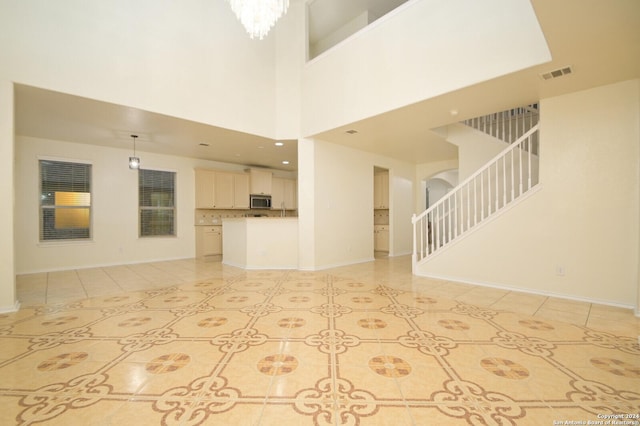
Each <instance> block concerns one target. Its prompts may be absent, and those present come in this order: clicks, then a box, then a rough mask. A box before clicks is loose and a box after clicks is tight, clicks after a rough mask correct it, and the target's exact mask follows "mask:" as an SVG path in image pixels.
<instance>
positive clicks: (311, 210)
mask: <svg viewBox="0 0 640 426" xmlns="http://www.w3.org/2000/svg"><path fill="white" fill-rule="evenodd" d="M314 153H315V142H314V141H313V140H310V139H299V140H298V247H299V249H298V250H299V252H298V268H299V269H302V270H314V269H315V267H316V259H315V257H316V255H315V253H316V251H315V201H314V197H315V191H314V186H315V155H314Z"/></svg>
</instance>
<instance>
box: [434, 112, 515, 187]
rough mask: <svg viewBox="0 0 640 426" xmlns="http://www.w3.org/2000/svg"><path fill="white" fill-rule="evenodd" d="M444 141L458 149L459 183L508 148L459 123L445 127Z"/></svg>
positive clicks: (484, 134) (490, 137)
mask: <svg viewBox="0 0 640 426" xmlns="http://www.w3.org/2000/svg"><path fill="white" fill-rule="evenodd" d="M446 139H447V142H449V143H452V144H454V145H456V146H457V147H458V179H459V182H462V181H464V180H465V179H466V178H468V177H469V176H471V175H472V174H474V173H475V172H477V171H478V170H479V169H480V167H482V166H484V165H485V164H486V163H487V162H488V161H489V160H491V159H492V158H493V157H495V156H496V155H498V154H499V153H500V152H502V151H503V150H504V149H506V148H507V146H509V145H508V144H507V143H505V142H502V141H500V140H498V139H496V138H494V137H493V136H489V135H487V134H486V133H483V132H480V131H478V130H475V129H472V128H471V127H468V126H465V125H464V124H459V123H456V124H452V125H450V126H447V134H446Z"/></svg>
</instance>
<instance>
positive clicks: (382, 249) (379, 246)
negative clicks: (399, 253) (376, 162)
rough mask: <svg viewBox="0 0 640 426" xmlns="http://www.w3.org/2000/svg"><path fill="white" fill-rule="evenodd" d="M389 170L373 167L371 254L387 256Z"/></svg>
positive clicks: (377, 256) (375, 256)
mask: <svg viewBox="0 0 640 426" xmlns="http://www.w3.org/2000/svg"><path fill="white" fill-rule="evenodd" d="M389 204H390V203H389V170H388V169H384V168H382V167H374V168H373V255H374V258H380V257H387V256H389V231H390V229H389V224H390V222H389Z"/></svg>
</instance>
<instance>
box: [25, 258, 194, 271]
mask: <svg viewBox="0 0 640 426" xmlns="http://www.w3.org/2000/svg"><path fill="white" fill-rule="evenodd" d="M195 259H197V258H196V257H195V256H193V257H170V258H164V259H149V260H132V261H128V262H113V263H112V262H109V263H97V264H93V265H76V266H64V267H56V268H51V269H35V270H31V271H19V272H16V275H29V274H44V273H47V272H59V271H70V270H74V269H77V270H81V269H93V268H109V267H112V266H127V265H141V264H144V263H155V262H172V261H176V260H195Z"/></svg>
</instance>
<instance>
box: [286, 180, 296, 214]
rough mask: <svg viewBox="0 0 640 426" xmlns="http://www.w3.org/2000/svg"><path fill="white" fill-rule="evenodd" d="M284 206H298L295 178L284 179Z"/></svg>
mask: <svg viewBox="0 0 640 426" xmlns="http://www.w3.org/2000/svg"><path fill="white" fill-rule="evenodd" d="M284 208H285V209H287V210H295V209H297V208H298V182H297V181H296V180H295V179H284Z"/></svg>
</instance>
